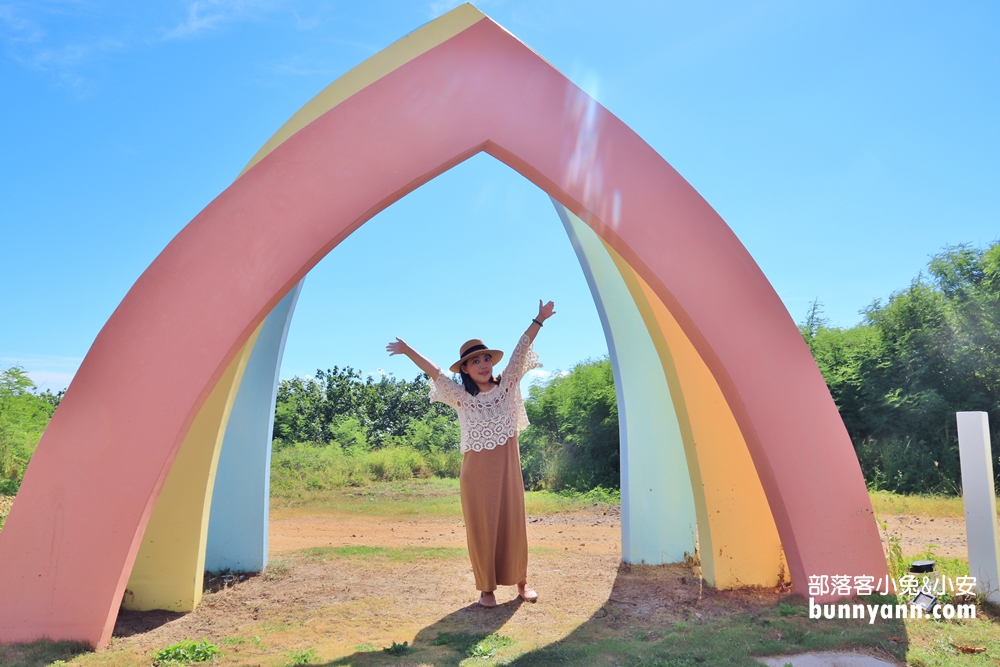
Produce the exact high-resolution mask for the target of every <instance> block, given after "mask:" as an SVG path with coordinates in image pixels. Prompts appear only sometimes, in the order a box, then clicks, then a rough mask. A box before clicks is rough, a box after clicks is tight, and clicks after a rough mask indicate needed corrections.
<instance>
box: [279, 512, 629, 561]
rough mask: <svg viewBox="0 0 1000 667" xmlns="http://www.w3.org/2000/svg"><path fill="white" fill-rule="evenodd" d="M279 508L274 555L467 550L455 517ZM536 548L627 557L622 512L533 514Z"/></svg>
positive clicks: (531, 539) (462, 527)
mask: <svg viewBox="0 0 1000 667" xmlns="http://www.w3.org/2000/svg"><path fill="white" fill-rule="evenodd" d="M311 512H312V513H310V514H303V513H300V512H287V511H284V512H276V513H274V514H273V515H272V519H271V524H270V526H271V527H270V537H269V550H268V552H269V556H270V557H274V556H277V555H279V554H282V553H287V552H289V551H297V550H299V549H305V548H308V547H327V546H335V547H340V546H360V545H365V546H397V547H398V546H422V547H459V548H464V547H465V546H466V542H465V524H464V523H463V522H462V521H455V520H453V519H442V520H435V519H433V518H430V519H420V520H417V519H413V520H382V519H373V518H361V517H358V516H356V515H344V514H316V513H315V510H312V511H311ZM528 543H529V545H530V546H532V547H543V548H546V549H558V550H562V551H577V552H584V553H592V554H602V555H608V556H617V557H620V556H621V522H620V521H619V517H618V515H617V512H608V513H606V514H605V513H604V511H603V510H602V511H600V512H593V511H583V512H573V513H569V514H554V515H548V516H537V517H536V516H530V517H528Z"/></svg>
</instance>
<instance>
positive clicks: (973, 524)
mask: <svg viewBox="0 0 1000 667" xmlns="http://www.w3.org/2000/svg"><path fill="white" fill-rule="evenodd" d="M956 418H957V421H958V453H959V458H960V459H961V465H962V498H963V499H964V502H965V534H966V536H967V537H968V545H969V574H970V575H972V576H973V577H975V578H976V590H977V591H979V592H980V593H982V594H984V595H985V596H986V597H987V599H988V600H989V601H990V602H993V603H994V604H1000V539H998V536H997V494H996V488H995V487H994V483H993V454H992V452H991V447H990V422H989V416H988V415H987V413H985V412H959V413H957V415H956Z"/></svg>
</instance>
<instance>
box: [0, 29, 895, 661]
mask: <svg viewBox="0 0 1000 667" xmlns="http://www.w3.org/2000/svg"><path fill="white" fill-rule="evenodd" d="M480 151H485V152H487V153H489V154H490V155H492V156H494V157H496V158H497V159H499V160H501V161H503V162H505V163H506V164H508V165H509V166H511V167H512V168H514V169H516V170H517V171H519V172H520V173H521V174H523V175H524V176H525V177H527V178H528V179H530V180H531V181H533V182H534V183H535V184H536V185H538V186H539V187H540V188H542V189H543V190H545V191H546V192H547V193H548V194H550V195H551V196H552V197H553V198H555V199H556V200H558V201H559V202H560V203H561V204H563V205H564V206H566V207H567V208H568V209H569V210H570V211H572V212H573V213H574V214H576V215H578V216H579V217H580V218H582V219H583V220H584V221H585V222H587V224H589V225H590V226H591V227H592V228H593V229H594V230H595V231H596V232H597V233H598V234H599V235H600V237H601V238H602V239H603V240H604V242H605V243H606V244H607V245H608V246H609V247H610V248H612V249H613V250H614V251H615V252H616V253H617V254H618V255H619V256H620V257H621V258H622V259H623V260H624V261H625V262H627V264H628V266H629V267H630V268H631V270H632V271H634V273H635V275H636V276H637V277H638V278H640V279H641V281H642V282H643V284H644V285H645V286H647V287H648V289H649V290H650V291H651V292H652V293H653V295H655V297H656V299H658V301H659V302H660V303H662V304H663V306H665V307H666V308H667V309H668V310H669V312H670V314H671V315H672V317H673V318H674V320H676V323H677V324H678V325H679V326H680V328H681V330H682V331H683V333H684V334H685V335H686V336H687V338H688V339H689V340H690V342H691V344H692V345H693V346H694V348H695V350H696V351H697V353H698V354H699V355H700V356H701V357H702V359H703V360H704V362H705V364H706V365H707V367H708V368H709V370H710V371H711V372H712V374H713V375H714V377H715V379H716V381H717V382H718V385H719V388H720V389H721V391H722V393H723V395H724V397H725V400H726V402H727V403H728V405H729V407H730V409H731V411H732V414H733V416H734V418H735V420H736V422H737V424H738V425H739V429H740V431H741V433H742V435H743V438H744V440H745V442H746V445H747V447H748V449H749V451H750V455H751V457H752V460H753V463H754V466H755V467H756V469H757V472H758V474H759V477H760V482H761V485H762V486H763V488H764V492H765V494H766V497H767V500H768V503H769V505H770V508H771V512H772V513H773V517H774V521H775V525H776V526H777V529H778V533H779V535H780V538H781V543H782V545H783V547H784V550H785V555H786V557H787V560H788V566H789V569H790V574H791V577H792V581H793V582H794V584H795V587H796V589H797V590H799V591H800V592H803V593H804V592H805V587H806V584H807V582H808V575H811V574H849V575H862V574H867V575H873V576H876V577H879V576H884V575H885V574H886V563H885V559H884V556H883V554H882V551H881V547H880V543H879V540H878V535H877V533H876V530H875V526H874V522H873V521H872V519H871V505H870V502H869V500H868V497H867V494H866V492H865V487H864V483H863V479H862V476H861V471H860V467H859V465H858V462H857V459H856V457H855V455H854V451H853V447H852V446H851V442H850V439H849V438H848V435H847V432H846V430H845V429H844V426H843V423H842V421H841V420H840V417H839V415H838V413H837V409H836V407H835V405H834V403H833V401H832V399H831V398H830V395H829V392H828V391H827V389H826V385H825V383H824V381H823V378H822V376H821V375H820V374H819V371H818V369H817V368H816V365H815V363H814V362H813V360H812V357H811V355H810V353H809V350H808V349H807V347H806V346H805V344H804V342H803V341H802V338H801V336H800V335H799V333H798V330H797V328H796V327H795V325H794V323H793V322H792V321H791V319H790V318H789V316H788V313H787V312H786V310H785V308H784V306H783V305H782V303H781V301H780V300H779V298H778V296H777V295H776V294H775V293H774V291H773V289H772V288H771V287H770V285H769V284H768V282H767V280H766V278H765V277H764V275H763V274H762V273H761V271H760V270H759V268H758V267H757V265H756V264H755V263H754V261H753V259H752V258H751V257H750V255H749V254H748V253H747V251H746V250H745V249H744V248H743V246H742V245H741V244H740V242H739V240H738V239H737V238H736V236H735V235H734V234H733V233H732V231H731V230H730V229H729V228H728V227H727V226H726V224H725V223H724V222H723V221H722V219H721V218H720V217H719V216H718V215H717V214H716V213H715V211H713V210H712V208H711V207H710V206H709V205H708V204H707V203H706V202H705V201H704V200H703V199H702V198H701V197H700V196H699V195H698V194H697V192H695V191H694V189H693V188H691V186H690V185H689V184H688V183H687V182H685V181H684V179H683V178H681V177H680V175H678V174H677V173H676V172H675V171H674V170H673V169H672V168H671V167H670V166H669V165H668V164H667V163H666V162H665V161H664V160H663V159H662V158H661V157H660V156H659V155H657V154H656V152H655V151H653V149H652V148H650V147H649V146H648V145H647V144H646V143H645V142H643V141H642V139H640V138H639V137H638V136H637V135H636V134H635V133H634V132H632V131H631V130H630V129H629V128H628V127H627V126H625V124H624V123H622V122H621V121H620V120H619V119H617V118H616V117H615V116H613V115H612V114H611V113H610V112H608V111H607V110H606V109H604V108H603V107H601V106H600V105H598V104H597V103H596V102H595V101H594V100H592V99H591V98H589V97H588V96H587V95H586V94H585V93H583V92H582V91H581V90H580V89H579V88H577V87H576V86H574V85H573V84H572V83H571V82H569V81H568V80H567V79H566V78H565V77H563V76H562V75H561V74H560V73H559V72H558V71H556V70H555V69H553V68H552V67H551V66H550V65H549V64H547V63H546V62H545V61H544V60H543V59H541V58H540V57H539V56H538V55H537V54H535V53H534V52H532V51H531V50H530V49H528V48H527V47H526V46H524V45H523V44H522V43H520V42H519V41H518V40H517V39H515V38H514V37H513V36H511V35H510V34H509V33H507V32H506V31H505V30H503V29H502V28H500V27H499V26H497V25H496V24H495V23H493V22H492V21H490V20H489V19H486V18H483V19H482V20H477V21H475V22H473V23H472V24H471V25H470V26H469V27H467V28H464V29H463V30H461V31H460V32H457V34H455V35H454V36H452V37H449V38H448V39H445V40H444V41H442V42H441V43H439V44H437V45H436V46H433V47H431V48H429V49H428V50H426V51H425V52H423V53H422V54H421V55H419V56H417V57H415V58H413V59H412V60H409V61H408V62H406V63H405V64H403V65H401V66H400V67H398V68H397V69H395V70H393V71H391V72H389V73H387V74H385V75H384V76H382V77H380V78H378V79H377V80H376V81H374V82H373V83H371V84H370V85H368V86H367V87H364V88H363V89H361V90H359V91H358V92H356V93H355V94H353V95H351V96H350V97H349V98H347V99H345V100H344V101H342V102H340V103H339V104H337V105H336V106H334V107H333V108H331V109H330V110H329V111H326V112H325V113H323V114H321V115H319V116H318V117H316V118H315V119H313V120H311V122H308V123H307V124H305V125H304V126H303V127H302V128H301V129H299V130H298V131H297V132H295V133H294V134H292V135H291V136H290V137H288V138H287V139H285V140H284V141H283V143H281V144H280V145H278V146H277V147H276V148H274V150H273V151H271V152H270V153H268V154H267V155H266V156H264V157H263V158H262V159H260V161H259V162H257V163H256V164H255V165H254V166H253V167H252V168H250V169H249V170H248V171H247V172H246V173H245V174H243V175H242V176H241V177H240V178H239V179H238V180H237V181H236V182H235V183H233V185H232V186H230V187H229V188H228V189H226V190H225V191H224V192H223V193H222V194H220V195H219V197H217V198H216V199H215V200H214V201H213V202H212V203H211V204H209V205H208V206H207V207H206V208H205V209H204V210H203V211H202V212H201V213H200V214H199V215H198V216H197V217H196V218H195V219H194V220H193V221H192V222H191V223H190V224H189V225H188V226H187V227H185V228H184V229H183V230H182V231H181V232H180V233H179V234H178V235H177V237H176V238H175V239H173V240H172V241H171V243H170V244H169V245H168V246H167V247H166V248H165V249H164V251H163V252H162V253H161V254H160V256H159V257H157V259H156V260H155V261H154V262H153V263H152V265H150V267H149V268H148V269H147V270H146V272H145V273H144V274H143V275H142V276H141V277H140V278H139V280H138V281H137V282H136V284H135V285H134V286H133V288H132V289H131V290H130V291H129V293H128V294H127V295H126V297H125V299H124V300H123V301H122V303H121V305H120V306H119V307H118V309H117V310H116V311H115V313H114V314H113V315H112V317H111V318H110V319H109V321H108V323H107V324H106V325H105V327H104V329H102V331H101V333H100V334H99V335H98V337H97V339H96V341H95V342H94V345H93V347H92V348H91V350H90V352H89V353H88V355H87V357H86V359H85V360H84V362H83V365H82V366H81V368H80V371H79V372H78V374H77V376H76V379H75V380H74V382H73V384H72V386H71V387H70V389H69V391H68V392H67V394H66V397H65V399H64V401H63V404H62V405H61V407H60V408H59V410H58V411H57V412H56V414H55V416H54V417H53V420H52V422H51V424H50V426H49V428H48V430H47V431H46V433H45V435H44V437H43V439H42V441H41V443H40V444H39V447H38V449H37V451H36V453H35V456H34V459H33V460H32V462H31V465H30V466H29V469H28V471H27V475H26V477H25V480H24V484H23V486H22V489H21V493H20V494H19V497H18V502H17V503H16V504H15V507H14V509H13V511H12V513H11V515H10V517H9V519H8V524H7V527H6V528H5V529H4V531H3V532H2V533H0V641H4V642H10V641H23V640H31V639H35V638H38V637H39V636H43V635H47V636H50V637H53V638H60V639H63V638H66V639H80V640H86V641H88V642H90V643H91V644H92V645H95V646H101V645H103V644H105V643H106V642H107V640H108V639H109V637H110V634H111V630H112V628H113V625H114V620H115V618H116V616H117V611H118V605H119V603H120V601H121V599H122V594H123V593H124V588H125V583H126V581H127V580H128V577H129V574H130V572H131V570H132V566H133V563H134V560H135V556H136V553H137V551H138V548H139V545H140V543H141V541H142V536H143V532H144V529H145V526H146V523H147V521H148V520H149V517H150V514H151V512H152V509H153V507H154V504H155V502H156V499H157V496H158V494H159V492H160V489H161V487H162V486H163V483H164V480H165V478H166V476H167V474H168V472H169V470H170V467H171V465H172V463H173V460H174V458H175V456H176V455H177V452H178V450H179V448H180V446H181V443H182V442H183V440H184V437H185V435H186V433H187V432H188V430H189V428H190V426H191V424H192V422H193V421H194V419H195V417H196V415H197V414H198V413H199V410H200V409H201V407H202V405H203V404H204V403H205V401H206V399H207V397H208V396H209V394H210V393H211V392H212V390H213V388H214V387H216V385H217V384H218V382H219V381H220V379H221V378H222V376H223V373H224V372H225V371H226V369H227V368H229V367H230V365H231V363H232V362H233V360H234V359H235V358H236V356H237V354H238V353H239V352H240V350H241V349H242V348H243V347H244V345H245V344H246V343H247V342H248V340H249V339H250V337H251V335H252V334H253V333H254V331H255V330H256V329H257V327H258V325H260V323H261V322H262V321H263V319H264V318H265V317H266V316H267V314H268V313H269V312H270V311H271V309H272V308H273V307H274V306H275V304H276V303H277V302H278V301H279V300H280V299H281V298H282V297H283V296H284V295H285V294H286V293H287V292H288V291H289V290H290V289H291V288H292V287H293V286H294V285H295V284H296V283H298V282H299V280H300V279H301V278H302V277H303V276H304V275H305V274H306V273H307V272H308V271H309V270H310V269H311V268H312V267H313V266H314V265H315V264H316V263H317V262H318V261H319V260H320V259H321V258H322V257H323V256H324V255H325V254H326V253H328V252H329V251H330V250H331V249H332V248H333V247H335V246H336V245H337V244H338V243H339V242H340V241H342V240H343V239H344V238H346V237H347V236H348V235H349V234H350V233H351V232H353V231H354V230H355V229H357V228H358V227H359V226H360V225H361V224H363V223H364V222H365V221H366V220H368V219H369V218H371V217H372V216H373V215H375V214H376V213H378V212H379V211H381V210H382V209H383V208H385V207H386V206H388V205H389V204H391V203H392V202H394V201H396V200H397V199H399V198H400V197H402V196H404V195H405V194H407V193H408V192H410V191H412V190H413V189H415V188H417V187H419V186H420V185H421V184H423V183H425V182H427V181H428V180H430V179H432V178H434V177H435V176H436V175H438V174H440V173H442V172H443V171H446V170H447V169H449V168H451V167H452V166H454V165H456V164H458V163H460V162H462V161H463V160H465V159H467V158H469V157H470V156H472V155H474V154H476V153H478V152H480ZM276 221H280V224H276Z"/></svg>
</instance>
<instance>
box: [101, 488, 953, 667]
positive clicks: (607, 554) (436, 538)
mask: <svg viewBox="0 0 1000 667" xmlns="http://www.w3.org/2000/svg"><path fill="white" fill-rule="evenodd" d="M887 520H888V524H889V530H890V532H893V533H896V534H900V535H901V536H902V540H903V542H902V544H903V549H904V552H905V553H907V554H915V553H919V552H921V551H923V550H924V549H925V546H926V544H928V543H930V544H936V545H938V550H937V553H938V554H939V555H940V556H949V557H951V556H964V545H965V536H964V526H963V523H964V522H963V521H962V520H961V519H948V518H937V519H925V518H919V517H906V516H904V517H888V518H887ZM528 541H529V545H530V548H531V551H530V555H529V579H530V581H531V583H532V584H533V585H534V587H535V588H536V589H537V590H538V592H539V594H540V597H541V599H540V602H539V603H538V604H533V605H532V604H526V603H521V601H520V600H518V599H517V598H516V591H515V589H514V588H513V587H502V588H501V589H500V590H498V591H497V601H498V603H499V606H498V608H497V609H495V610H484V609H482V608H479V607H478V606H477V605H476V604H475V601H476V599H477V597H478V595H477V592H476V590H475V586H474V582H473V577H472V572H471V569H470V568H469V564H468V560H467V558H466V557H465V555H464V551H463V548H464V547H465V534H464V527H463V524H462V523H461V521H456V520H454V519H448V518H442V519H438V520H435V519H420V520H385V519H375V518H365V517H359V516H357V515H345V514H337V513H334V512H324V511H323V510H317V509H314V508H313V509H305V508H292V509H279V510H276V511H274V512H273V513H272V517H271V533H270V558H271V563H272V565H271V568H270V570H269V572H268V573H267V574H265V575H258V576H251V577H249V578H247V579H246V580H243V581H240V580H236V581H234V582H232V583H231V585H226V584H225V583H223V582H221V581H218V580H217V581H216V582H215V583H216V585H217V586H216V587H217V588H221V590H217V591H215V592H213V593H211V594H206V596H205V599H204V600H203V602H202V604H201V605H200V607H199V608H198V610H197V611H196V612H194V613H192V614H186V615H184V614H173V613H168V612H148V613H141V614H139V613H129V612H122V614H121V615H120V616H119V619H118V623H117V625H116V629H115V638H114V639H113V640H112V643H111V645H110V646H109V647H108V650H106V651H102V652H99V653H97V654H91V655H89V656H87V659H86V660H85V661H84V664H85V665H92V664H93V665H109V666H112V665H113V666H115V667H117V666H119V665H133V664H136V665H137V664H148V661H149V657H148V656H150V655H151V651H153V650H155V649H157V648H160V647H163V646H167V645H170V644H173V643H175V642H177V641H180V640H182V639H186V638H202V637H204V638H207V639H209V641H212V642H214V643H216V644H218V645H219V646H220V647H221V648H222V649H223V652H224V655H223V656H222V657H221V658H220V659H219V660H218V661H217V662H218V663H219V664H222V665H229V664H232V665H237V664H239V665H260V666H261V667H265V666H267V667H270V666H273V667H279V666H280V667H284V666H285V665H287V664H291V663H290V662H289V660H288V656H294V655H295V654H294V652H295V651H304V650H310V651H313V652H314V654H315V655H314V659H313V662H321V663H326V664H345V665H346V664H353V665H366V664H381V663H380V662H379V660H382V659H384V656H383V655H382V652H381V650H380V648H381V647H383V646H388V645H390V644H391V643H392V642H399V643H402V642H403V641H409V642H410V643H411V644H419V645H421V646H422V647H424V649H423V650H422V654H421V660H422V662H420V663H419V664H453V663H452V661H451V660H450V659H448V653H447V650H448V647H447V646H442V647H435V646H433V642H434V640H435V638H436V637H438V636H439V635H440V634H441V633H454V632H464V633H470V632H472V633H479V634H480V635H486V634H491V633H501V634H503V635H506V636H508V637H511V638H512V639H513V640H514V641H515V642H516V645H517V647H518V651H519V652H523V651H525V650H531V649H533V648H537V647H542V646H546V645H551V644H552V642H553V641H558V640H560V639H563V638H566V637H568V636H570V635H575V636H578V633H580V632H581V628H585V629H586V628H590V630H589V631H596V630H594V628H595V627H596V626H595V625H594V619H601V620H600V621H599V625H600V628H601V631H602V632H605V633H607V632H611V631H624V632H642V631H641V630H634V629H633V628H649V627H651V626H650V624H654V625H655V624H663V625H667V624H674V623H677V622H679V621H686V620H692V621H695V622H697V621H698V620H703V619H705V618H709V617H711V615H712V614H713V613H716V612H719V613H721V612H722V609H723V607H724V608H725V610H726V613H731V611H732V608H733V605H734V604H736V605H739V604H740V601H741V600H744V598H745V601H746V603H747V604H748V605H750V606H752V605H753V604H757V605H759V604H763V603H767V602H768V601H769V600H770V601H773V600H772V598H773V599H777V596H778V595H779V594H780V593H781V591H747V592H743V593H734V592H732V591H729V592H725V593H721V594H720V593H717V592H714V591H711V590H709V589H703V588H702V587H701V586H700V584H699V581H698V579H697V578H696V577H694V576H692V572H691V570H690V569H689V568H686V567H684V566H681V565H677V566H667V567H660V568H656V567H631V568H629V567H620V517H619V513H618V509H617V508H612V509H598V510H588V511H578V512H572V513H565V514H555V515H547V516H535V517H529V518H528ZM317 547H318V548H319V549H314V550H313V551H312V552H303V551H302V550H303V549H309V548H317ZM339 547H396V548H398V547H411V548H414V549H416V551H415V552H414V553H416V554H418V555H417V556H416V557H414V558H411V559H406V558H403V559H398V558H394V557H386V556H380V555H379V552H378V551H377V550H376V551H375V552H372V551H371V550H368V551H362V552H361V553H359V554H357V555H353V556H352V555H350V554H353V553H354V552H353V551H351V550H343V549H341V550H339V551H336V549H337V548H339ZM426 547H433V548H437V547H444V549H439V550H438V551H436V552H433V555H432V556H431V557H428V556H427V554H430V553H432V552H431V551H430V550H423V551H422V550H420V549H421V548H426ZM323 548H326V549H325V550H324V549H323ZM396 551H398V549H397V550H396ZM404 551H405V549H404ZM386 553H389V552H386ZM394 553H395V552H394ZM661 627H662V625H661ZM585 631H586V630H585ZM438 650H440V652H441V656H440V658H441V659H440V661H439V660H438V659H436V658H434V655H435V653H434V651H438ZM331 661H332V663H331ZM428 661H429V662H428ZM292 662H294V661H292ZM393 664H408V663H406V662H405V660H404V661H402V662H398V663H393ZM415 664H416V663H415ZM455 664H457V663H455Z"/></svg>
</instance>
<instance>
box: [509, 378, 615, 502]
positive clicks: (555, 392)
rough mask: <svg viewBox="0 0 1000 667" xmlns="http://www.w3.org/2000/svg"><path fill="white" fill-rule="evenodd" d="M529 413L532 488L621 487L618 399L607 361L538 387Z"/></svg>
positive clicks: (525, 461) (526, 443)
mask: <svg viewBox="0 0 1000 667" xmlns="http://www.w3.org/2000/svg"><path fill="white" fill-rule="evenodd" d="M525 410H526V411H527V413H528V419H529V421H530V422H531V426H529V427H528V428H527V430H525V431H524V433H522V434H521V460H522V467H523V469H524V470H523V471H524V477H525V484H526V485H527V486H529V487H530V488H539V487H549V488H552V489H563V488H566V489H573V490H577V491H588V490H590V489H593V488H594V487H596V486H601V487H604V488H609V489H617V488H618V487H619V484H620V473H619V470H620V467H619V438H618V401H617V398H616V394H615V381H614V375H613V373H612V370H611V362H610V361H609V360H608V359H607V358H604V359H600V360H597V361H586V362H583V363H580V364H578V365H577V366H575V367H574V368H573V370H572V371H570V372H569V373H568V374H566V375H557V376H554V377H552V378H551V379H550V380H549V381H548V382H547V383H545V384H543V385H536V386H533V387H532V388H531V391H530V397H529V398H528V400H527V401H526V402H525Z"/></svg>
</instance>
